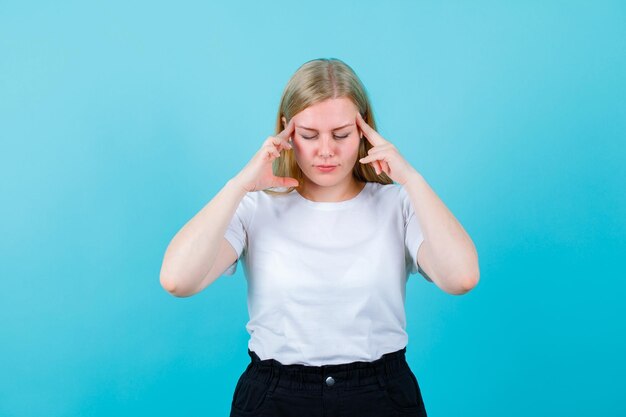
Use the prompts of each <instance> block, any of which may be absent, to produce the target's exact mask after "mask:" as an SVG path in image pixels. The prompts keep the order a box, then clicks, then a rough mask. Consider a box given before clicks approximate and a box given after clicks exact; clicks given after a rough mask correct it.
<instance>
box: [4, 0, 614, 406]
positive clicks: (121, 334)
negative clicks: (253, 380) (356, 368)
mask: <svg viewBox="0 0 626 417" xmlns="http://www.w3.org/2000/svg"><path fill="white" fill-rule="evenodd" d="M320 57H326V58H328V57H335V58H340V59H342V60H344V61H345V62H346V63H348V64H349V65H350V66H352V68H353V69H354V70H355V71H356V72H357V74H358V75H359V76H360V77H361V79H362V81H363V83H364V84H365V86H366V88H367V90H368V92H369V94H370V97H371V99H372V103H373V108H374V112H375V115H376V118H377V122H378V125H379V126H378V127H379V132H380V133H381V134H382V135H383V137H385V138H386V139H387V140H389V141H391V142H392V143H394V144H395V145H396V146H397V147H398V149H399V150H400V151H401V153H402V154H403V156H404V157H405V158H406V159H407V160H408V161H409V162H410V163H411V164H412V165H413V166H414V167H415V168H416V169H417V170H418V171H419V172H421V173H422V175H423V176H424V177H425V178H426V180H427V181H428V182H429V184H430V185H431V187H433V189H434V190H435V191H436V192H437V194H438V195H439V196H440V197H441V199H442V200H443V201H444V203H445V204H446V205H447V206H448V208H449V209H450V210H451V211H452V212H453V213H454V215H455V216H456V217H457V218H458V219H459V221H460V222H461V223H462V224H463V226H464V227H465V229H466V230H467V231H468V233H469V234H470V236H471V237H472V238H473V240H474V242H475V244H476V247H477V249H478V253H479V260H480V267H481V281H480V283H479V284H478V286H477V287H476V288H475V289H474V290H473V291H471V292H470V293H468V294H466V295H463V296H453V295H449V294H446V293H444V292H443V291H441V290H440V289H438V287H436V286H435V285H434V284H431V283H429V282H427V281H425V280H424V279H423V278H421V277H420V276H419V275H414V276H412V277H411V279H410V280H409V282H408V288H407V303H406V308H407V320H408V329H407V330H408V333H409V345H408V348H407V349H408V351H407V356H408V360H409V364H410V365H411V367H412V369H413V370H414V372H415V374H416V375H417V378H418V380H419V382H420V385H421V388H422V394H423V396H424V400H425V403H426V408H427V410H428V412H429V416H431V417H444V416H446V417H447V416H472V417H473V416H475V417H490V416H511V417H516V416H527V415H533V416H565V415H567V416H624V415H626V404H625V403H624V393H625V392H626V382H625V380H624V375H625V374H626V360H625V356H626V355H625V354H624V352H626V308H625V307H624V293H625V290H626V284H625V274H624V272H623V268H622V262H623V260H624V257H625V255H626V243H625V242H626V198H625V193H624V189H625V188H626V187H625V184H626V175H625V174H626V168H625V166H626V157H625V156H626V106H625V103H626V81H625V80H626V76H625V74H626V5H625V3H624V2H623V1H622V2H618V1H615V2H611V1H596V2H592V1H588V2H580V1H579V2H572V1H568V2H565V1H549V2H545V1H530V2H521V1H516V2H496V1H475V2H460V1H459V2H446V3H443V2H408V1H407V2H386V3H384V4H383V3H382V2H367V1H353V2H336V1H316V2H307V3H302V2H285V1H276V2H252V1H250V2H228V3H227V2H220V3H211V2H208V1H204V2H200V1H195V2H194V1H177V2H174V1H170V2H163V1H156V2H155V1H146V0H142V1H134V2H128V1H119V0H114V1H106V2H104V1H100V2H95V1H47V2H43V1H40V2H36V1H16V0H13V1H2V2H0V138H1V145H2V146H1V152H0V187H1V188H0V193H1V194H0V195H1V196H2V204H1V205H0V222H1V238H0V245H1V246H0V256H1V262H0V274H1V284H2V291H1V292H0V337H1V340H0V415H1V416H3V417H5V416H6V417H27V416H28V417H30V416H47V417H53V416H68V417H69V416H103V417H104V416H113V415H115V416H140V415H150V416H224V415H227V413H228V410H229V407H230V401H231V399H232V393H233V390H234V387H235V383H236V381H237V378H238V377H239V375H240V374H241V372H243V370H244V368H245V366H246V364H247V363H248V360H249V357H248V356H247V350H246V349H247V341H248V334H247V333H246V331H245V327H244V326H245V324H246V322H247V318H248V316H247V314H248V313H247V307H246V282H245V277H244V275H243V270H242V268H238V272H237V274H236V275H235V276H233V277H222V278H220V279H218V281H216V282H215V283H214V284H213V285H211V286H210V287H208V288H207V289H206V290H204V291H203V292H201V293H199V294H197V295H195V296H193V297H190V298H175V297H173V296H171V295H169V294H168V293H166V292H165V291H164V290H163V289H162V288H161V287H160V284H159V271H160V267H161V262H162V259H163V254H164V252H165V249H166V247H167V245H168V243H169V242H170V240H171V238H172V237H173V236H174V234H175V233H176V232H177V231H178V230H179V229H180V228H181V227H182V226H183V225H184V224H185V223H186V222H187V221H188V220H189V219H190V218H191V217H192V216H193V215H194V214H195V213H197V212H198V211H199V210H200V209H201V208H202V207H203V206H204V205H205V204H207V203H208V202H209V201H210V200H211V198H212V197H213V196H214V195H215V194H216V193H217V192H218V191H219V190H220V188H221V187H223V186H224V184H225V183H226V181H228V179H230V178H231V177H233V176H234V175H236V173H237V172H239V170H240V169H242V168H243V166H244V165H245V164H246V163H247V162H248V161H249V159H250V158H251V157H252V155H253V154H254V153H255V152H256V150H257V149H258V148H259V147H260V145H261V143H262V142H263V141H264V140H265V138H266V137H267V136H268V135H271V134H273V133H274V132H273V128H274V123H275V117H276V111H277V108H278V103H279V100H280V95H281V93H282V90H283V88H284V86H285V84H286V82H287V81H288V79H289V77H290V76H291V75H292V74H293V73H294V72H295V70H296V69H297V68H298V67H299V66H300V65H301V64H303V63H304V62H306V61H308V60H310V59H314V58H320Z"/></svg>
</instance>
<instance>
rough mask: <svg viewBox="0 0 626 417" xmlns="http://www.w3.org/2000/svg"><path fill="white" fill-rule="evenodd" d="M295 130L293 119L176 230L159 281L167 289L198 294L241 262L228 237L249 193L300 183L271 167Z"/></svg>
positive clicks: (179, 292) (178, 294) (182, 294)
mask: <svg viewBox="0 0 626 417" xmlns="http://www.w3.org/2000/svg"><path fill="white" fill-rule="evenodd" d="M293 129H294V128H293V121H290V122H289V124H288V125H287V127H285V129H284V130H283V131H282V132H280V133H279V134H278V135H276V136H270V137H268V138H267V139H266V140H265V142H264V143H263V145H262V146H261V148H260V149H259V150H258V152H257V153H256V154H255V155H254V156H253V157H252V159H251V160H250V162H248V164H247V165H246V166H245V167H244V168H243V169H242V170H241V172H239V174H237V175H236V176H235V177H234V178H232V179H230V180H229V181H228V182H227V183H226V185H225V186H224V187H223V188H222V189H221V190H220V191H219V192H218V193H217V195H216V196H215V197H213V199H212V200H211V201H210V202H209V203H208V204H207V205H206V206H204V207H203V208H202V210H200V211H199V212H198V213H197V214H196V215H195V216H194V217H193V218H192V219H191V220H189V221H188V222H187V224H185V225H184V226H183V228H182V229H180V230H179V231H178V233H176V235H175V236H174V238H173V239H172V241H171V242H170V244H169V245H168V247H167V249H166V251H165V255H164V257H163V265H162V266H161V274H160V281H161V286H162V287H163V288H165V290H167V291H168V292H169V293H171V294H172V295H175V296H177V297H188V296H190V295H193V294H196V293H197V292H199V291H201V290H202V289H204V288H205V287H207V286H208V285H209V284H211V283H212V282H213V281H215V280H216V279H217V278H218V277H219V276H220V275H222V273H223V272H224V271H225V270H226V268H227V267H228V266H229V265H231V264H232V263H233V262H235V261H236V260H237V254H236V253H235V251H234V249H233V248H232V246H230V243H228V241H227V240H226V239H225V238H224V235H225V233H226V229H227V228H228V225H229V224H230V221H231V220H232V218H233V216H234V215H235V212H236V211H237V207H238V206H239V203H240V202H241V200H242V199H243V197H244V196H245V195H246V193H248V192H252V191H257V190H264V189H266V188H270V187H293V186H297V185H298V181H297V180H296V179H294V178H284V177H276V176H274V173H273V170H272V162H273V161H274V159H276V158H278V157H279V156H280V152H281V151H282V150H289V149H291V144H289V143H288V142H287V139H288V138H289V136H290V135H291V134H292V132H293Z"/></svg>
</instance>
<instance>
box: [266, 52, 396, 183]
mask: <svg viewBox="0 0 626 417" xmlns="http://www.w3.org/2000/svg"><path fill="white" fill-rule="evenodd" d="M343 97H346V98H349V99H350V100H352V102H353V103H354V104H355V105H356V107H357V109H358V110H359V113H361V116H363V120H365V122H366V123H367V124H368V125H370V126H371V127H372V129H376V122H375V121H374V114H373V113H372V106H371V104H370V101H369V98H368V96H367V92H366V90H365V87H364V86H363V84H362V83H361V80H359V77H357V75H356V73H355V72H354V71H353V70H352V68H350V66H348V64H346V63H344V62H343V61H341V60H339V59H336V58H320V59H314V60H311V61H308V62H305V63H304V64H303V65H302V66H301V67H300V68H298V70H297V71H296V72H295V73H294V74H293V76H292V77H291V79H290V80H289V82H288V83H287V86H286V87H285V90H284V91H283V95H282V98H281V99H280V105H279V107H278V115H277V117H276V132H275V134H278V133H280V132H281V131H282V130H283V128H284V126H283V123H282V118H283V117H285V119H286V120H287V123H289V120H291V118H292V117H293V116H295V115H296V114H298V113H299V112H301V111H302V110H304V109H306V108H307V107H309V106H311V105H313V104H316V103H319V102H321V101H324V100H327V99H330V98H343ZM371 148H372V144H371V143H369V141H368V140H367V139H366V138H365V137H363V139H362V140H361V142H360V144H359V153H358V158H357V162H356V163H355V165H354V168H353V169H352V176H353V177H354V179H355V180H357V181H364V182H378V183H381V184H392V183H393V180H392V179H391V178H389V176H387V174H385V173H384V172H381V173H380V175H377V174H376V171H375V170H374V168H373V167H372V165H371V164H361V163H360V162H358V160H359V159H361V158H364V157H366V156H367V151H369V150H370V149H371ZM272 168H273V171H274V175H276V176H278V177H291V178H295V179H297V180H298V183H299V184H300V185H299V187H301V186H302V184H303V177H304V174H303V173H302V170H301V169H300V167H299V166H298V163H297V162H296V158H295V156H294V154H293V150H292V149H289V150H285V151H283V152H281V155H280V157H278V158H276V159H275V160H274V162H273V167H272ZM294 188H298V187H287V189H286V190H284V191H277V190H271V189H266V190H263V191H265V192H266V193H268V194H286V193H290V192H291V191H292V190H293V189H294Z"/></svg>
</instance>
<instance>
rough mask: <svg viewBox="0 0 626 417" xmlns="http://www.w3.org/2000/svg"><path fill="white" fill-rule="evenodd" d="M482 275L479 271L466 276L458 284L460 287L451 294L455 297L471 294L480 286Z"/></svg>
mask: <svg viewBox="0 0 626 417" xmlns="http://www.w3.org/2000/svg"><path fill="white" fill-rule="evenodd" d="M479 276H480V273H479V272H478V270H476V271H475V272H472V273H467V274H464V275H463V276H462V277H461V278H460V279H459V280H458V281H457V282H458V283H459V285H458V286H457V287H456V288H455V289H454V290H452V291H451V292H450V293H451V294H453V295H463V294H467V293H468V292H470V291H471V290H472V289H474V287H476V285H478V281H479V278H480V277H479Z"/></svg>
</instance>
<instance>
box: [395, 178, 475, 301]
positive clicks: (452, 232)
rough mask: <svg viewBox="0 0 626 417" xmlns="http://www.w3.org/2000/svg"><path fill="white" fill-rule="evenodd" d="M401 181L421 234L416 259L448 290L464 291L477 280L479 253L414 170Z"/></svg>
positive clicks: (469, 288) (455, 292)
mask: <svg viewBox="0 0 626 417" xmlns="http://www.w3.org/2000/svg"><path fill="white" fill-rule="evenodd" d="M407 178H408V179H407V181H406V182H405V183H404V184H403V187H404V189H405V190H406V191H407V194H409V196H410V198H411V203H412V204H413V209H414V210H415V215H416V216H417V219H418V221H419V224H420V226H421V228H422V233H423V234H424V242H422V244H421V245H420V247H419V249H418V251H417V254H416V255H415V259H417V263H418V264H419V266H420V267H421V268H422V269H423V270H424V272H425V273H426V274H427V275H428V277H429V278H430V279H431V280H432V281H433V282H434V283H435V284H436V285H437V286H438V287H439V288H441V289H442V290H444V291H445V292H447V293H450V294H455V295H461V294H465V293H466V292H468V291H469V290H471V289H472V288H474V287H475V286H476V284H478V278H479V275H480V272H479V268H478V253H477V252H476V247H475V246H474V242H472V239H471V238H470V237H469V235H468V234H467V232H466V231H465V229H463V226H461V223H459V221H458V220H457V219H456V218H455V217H454V215H453V214H452V213H451V212H450V210H448V208H447V207H446V205H445V204H444V203H443V201H441V199H440V198H439V197H438V196H437V194H435V192H434V191H433V190H432V188H430V186H429V185H428V183H427V182H426V180H425V179H424V178H423V177H422V176H421V175H420V174H419V173H418V172H417V171H415V170H413V172H412V173H410V174H409V175H408V176H407Z"/></svg>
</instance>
